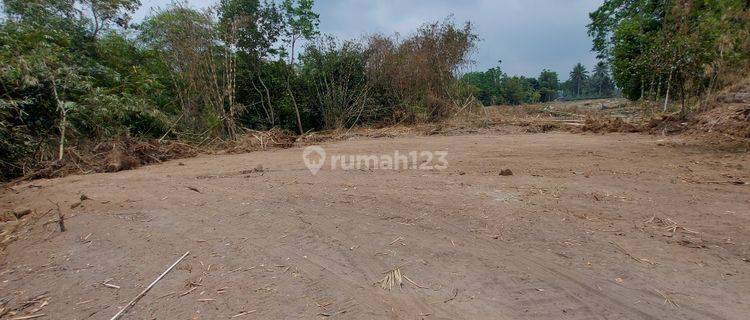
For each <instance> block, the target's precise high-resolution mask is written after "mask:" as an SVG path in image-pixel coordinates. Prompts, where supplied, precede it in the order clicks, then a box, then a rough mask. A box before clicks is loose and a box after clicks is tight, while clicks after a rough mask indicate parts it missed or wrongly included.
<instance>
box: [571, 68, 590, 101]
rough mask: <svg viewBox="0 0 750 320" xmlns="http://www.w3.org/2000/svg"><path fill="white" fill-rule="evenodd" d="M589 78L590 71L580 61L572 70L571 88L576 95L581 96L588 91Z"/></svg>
mask: <svg viewBox="0 0 750 320" xmlns="http://www.w3.org/2000/svg"><path fill="white" fill-rule="evenodd" d="M588 80H589V73H588V71H587V70H586V67H584V66H583V65H582V64H581V63H580V62H579V63H577V64H576V65H575V66H574V67H573V70H572V71H570V86H571V87H570V89H571V93H572V94H573V96H574V97H576V98H578V97H581V96H582V95H583V94H585V93H586V86H587V84H588Z"/></svg>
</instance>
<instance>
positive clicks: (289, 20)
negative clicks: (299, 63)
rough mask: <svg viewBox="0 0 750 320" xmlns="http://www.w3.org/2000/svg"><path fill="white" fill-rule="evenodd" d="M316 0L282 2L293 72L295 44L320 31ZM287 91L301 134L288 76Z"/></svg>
mask: <svg viewBox="0 0 750 320" xmlns="http://www.w3.org/2000/svg"><path fill="white" fill-rule="evenodd" d="M314 3H315V0H284V1H283V2H282V3H281V7H282V9H283V12H284V21H285V23H286V37H287V38H286V39H285V41H286V42H287V43H288V45H289V48H290V49H291V53H290V55H289V64H290V65H291V66H292V72H295V71H296V70H295V68H294V59H295V54H296V52H295V50H294V49H295V46H296V45H297V41H299V40H300V39H311V38H312V37H314V36H316V35H317V34H318V33H319V32H318V24H319V23H320V20H319V18H320V16H319V15H318V14H317V13H315V11H313V4H314ZM287 92H288V93H289V96H290V97H291V98H292V105H293V106H294V113H295V115H296V117H297V130H299V133H300V134H303V133H305V132H304V129H303V128H302V119H301V118H300V113H299V106H298V105H297V100H296V98H295V97H294V93H293V92H292V88H291V85H290V84H289V79H288V78H287Z"/></svg>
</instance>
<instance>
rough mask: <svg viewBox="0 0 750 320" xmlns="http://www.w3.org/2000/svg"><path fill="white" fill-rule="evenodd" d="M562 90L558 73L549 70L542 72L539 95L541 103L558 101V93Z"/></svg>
mask: <svg viewBox="0 0 750 320" xmlns="http://www.w3.org/2000/svg"><path fill="white" fill-rule="evenodd" d="M559 90H560V80H559V79H558V77H557V72H554V71H550V70H547V69H544V70H542V73H540V74H539V94H540V101H541V102H549V101H552V100H555V99H557V92H558V91H559Z"/></svg>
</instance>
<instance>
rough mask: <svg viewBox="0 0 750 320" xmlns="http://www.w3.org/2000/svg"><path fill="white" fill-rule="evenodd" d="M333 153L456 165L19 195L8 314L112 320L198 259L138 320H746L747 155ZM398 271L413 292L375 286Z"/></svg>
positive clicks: (651, 149) (624, 141) (617, 148)
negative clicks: (438, 157)
mask: <svg viewBox="0 0 750 320" xmlns="http://www.w3.org/2000/svg"><path fill="white" fill-rule="evenodd" d="M323 147H324V148H326V151H327V152H328V153H329V154H332V153H338V154H392V153H393V151H394V150H400V151H404V152H408V151H411V150H417V151H425V150H427V151H438V150H445V151H448V152H449V156H448V161H449V166H448V169H447V170H444V171H438V170H432V171H420V170H401V171H392V170H349V171H347V170H329V169H323V170H322V171H321V172H320V173H318V174H317V175H314V176H313V175H311V174H310V172H309V171H308V170H307V169H306V168H305V167H304V164H303V161H302V149H301V148H292V149H285V150H275V151H266V152H255V153H249V154H240V155H213V156H200V157H197V158H192V159H186V160H179V161H177V160H176V161H171V162H167V163H164V164H160V165H154V166H147V167H143V168H140V169H137V170H132V171H124V172H119V173H112V174H92V175H86V176H69V177H66V178H60V179H53V180H36V181H31V182H28V183H24V184H20V185H17V186H14V187H13V189H11V190H5V191H3V193H2V195H0V209H2V210H3V211H5V210H17V211H20V210H22V209H33V210H34V211H35V212H36V213H35V214H33V215H30V216H29V217H28V218H26V219H25V221H26V222H25V225H22V226H20V227H19V229H18V232H17V233H16V239H15V241H13V242H11V243H10V244H9V245H8V247H7V249H6V250H5V252H4V257H3V258H2V259H3V261H2V263H0V299H2V300H0V302H2V304H0V306H3V304H4V307H5V308H6V310H15V312H17V314H16V315H15V316H16V317H18V316H29V315H39V314H44V316H42V317H40V318H38V319H110V318H111V317H112V316H113V315H114V314H115V313H117V312H118V310H119V309H120V308H122V307H123V306H125V305H126V304H127V303H128V301H130V300H131V299H132V298H133V297H135V296H136V295H137V294H138V293H139V292H140V291H141V290H143V288H144V287H145V286H146V285H148V284H149V283H150V282H151V281H152V280H153V279H154V278H155V277H156V276H157V275H159V274H160V273H161V272H162V271H164V269H165V268H166V267H168V266H169V265H170V264H172V263H173V262H174V261H175V260H176V259H177V258H178V257H180V256H181V255H182V254H183V253H185V252H186V251H190V255H189V256H188V257H187V258H186V259H185V260H183V261H182V263H180V264H179V265H178V266H177V267H176V268H175V270H173V271H172V272H171V273H169V274H168V275H167V276H166V277H165V278H164V279H163V280H162V281H161V282H159V283H158V284H157V285H156V286H155V287H154V289H153V290H151V291H150V292H149V293H148V294H147V295H146V296H145V297H144V298H143V299H142V300H141V301H140V302H138V303H137V304H136V305H135V307H134V308H132V309H131V310H130V311H129V312H128V313H127V314H126V315H125V317H124V318H125V319H316V318H320V319H738V320H739V319H747V317H748V314H750V230H749V229H750V189H749V188H750V185H748V184H742V183H743V182H747V181H750V170H748V168H750V157H748V154H747V153H727V152H724V151H712V150H709V149H706V148H703V147H700V146H698V145H695V144H693V143H686V141H684V140H682V139H681V138H661V137H656V136H647V135H641V134H607V135H594V134H570V133H559V132H555V133H538V134H475V135H455V136H430V137H417V136H413V137H400V138H379V139H362V140H350V141H341V142H336V143H330V144H324V145H323ZM261 166H262V167H261ZM502 169H511V170H512V172H513V175H511V176H502V175H499V172H500V171H501V170H502ZM82 195H85V197H84V198H89V199H85V200H83V201H81V200H80V199H81V196H82ZM52 202H56V203H59V205H60V207H61V208H62V212H63V214H64V215H65V217H66V218H65V220H64V221H65V226H66V227H67V231H66V232H64V233H61V232H59V230H58V229H57V224H56V223H54V221H55V217H56V213H55V210H54V207H55V206H54V205H53V204H52ZM79 202H80V203H79ZM394 268H398V270H399V271H400V272H401V273H402V274H403V275H404V278H403V284H402V286H400V287H399V286H398V285H397V286H396V287H394V288H392V290H386V289H383V288H381V286H380V284H379V283H378V282H379V281H380V280H381V279H383V277H384V275H385V273H387V272H388V271H389V270H393V269H394ZM5 317H6V318H13V316H10V315H9V314H6V316H5Z"/></svg>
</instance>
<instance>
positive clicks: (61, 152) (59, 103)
mask: <svg viewBox="0 0 750 320" xmlns="http://www.w3.org/2000/svg"><path fill="white" fill-rule="evenodd" d="M51 80H52V95H53V96H54V97H55V103H56V104H57V109H58V110H60V145H59V149H58V152H57V160H62V159H63V156H64V155H65V127H66V126H67V125H66V122H67V117H68V112H67V111H66V110H65V106H64V105H63V103H62V101H60V97H59V96H58V95H57V81H55V77H54V76H53V77H51Z"/></svg>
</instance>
